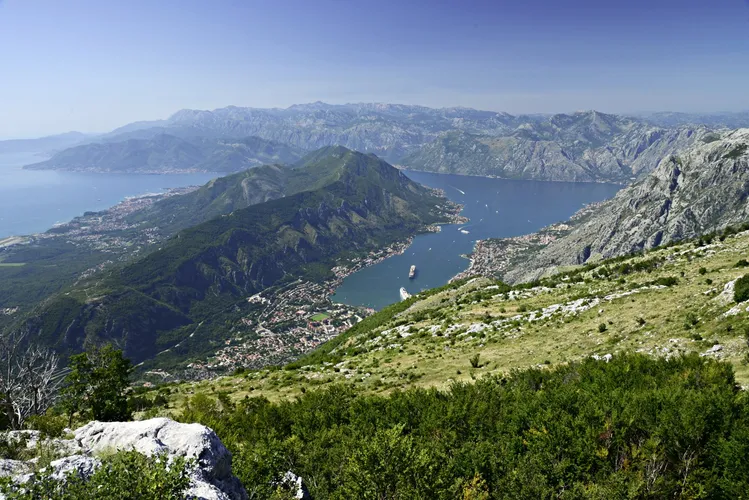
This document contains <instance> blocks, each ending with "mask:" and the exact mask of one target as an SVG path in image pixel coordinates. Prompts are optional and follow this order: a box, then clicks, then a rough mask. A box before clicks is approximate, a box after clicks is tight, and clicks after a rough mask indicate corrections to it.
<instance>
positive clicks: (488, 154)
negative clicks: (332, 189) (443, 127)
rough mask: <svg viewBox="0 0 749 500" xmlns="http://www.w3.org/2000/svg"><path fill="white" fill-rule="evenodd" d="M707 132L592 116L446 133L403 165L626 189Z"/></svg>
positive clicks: (604, 115)
mask: <svg viewBox="0 0 749 500" xmlns="http://www.w3.org/2000/svg"><path fill="white" fill-rule="evenodd" d="M710 133H711V132H710V130H708V129H707V128H705V127H681V128H674V129H666V128H658V127H653V126H651V125H648V124H646V123H643V122H639V121H635V120H631V119H626V118H622V117H617V116H614V115H606V114H603V113H598V112H595V111H592V112H585V113H576V114H574V115H554V116H552V117H550V118H549V119H548V120H545V121H541V122H533V123H525V124H523V125H521V126H519V127H518V128H517V129H515V130H514V131H513V132H512V133H511V134H509V135H506V136H489V135H475V134H468V133H464V132H449V133H447V134H444V135H443V136H442V137H440V138H439V139H437V140H436V141H434V142H432V143H430V144H426V145H424V146H423V147H421V148H420V149H418V150H417V151H415V152H414V153H412V154H410V155H408V156H406V157H405V158H403V159H402V160H401V161H400V163H401V164H402V165H403V166H405V167H406V168H413V169H416V170H424V171H429V172H438V173H453V174H467V175H479V176H492V177H503V178H510V179H533V180H547V181H571V182H617V183H629V182H630V181H631V180H632V179H635V178H637V177H638V176H640V175H642V174H643V173H647V172H650V171H651V170H653V169H654V168H655V167H656V165H657V164H658V162H659V161H660V160H661V159H662V158H664V157H665V156H666V155H668V154H671V153H674V152H677V151H681V150H683V149H685V148H688V147H689V146H691V145H692V144H694V143H695V141H697V140H699V139H700V138H702V137H705V136H706V135H708V134H710Z"/></svg>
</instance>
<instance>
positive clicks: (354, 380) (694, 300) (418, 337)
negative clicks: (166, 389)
mask: <svg viewBox="0 0 749 500" xmlns="http://www.w3.org/2000/svg"><path fill="white" fill-rule="evenodd" d="M704 241H705V240H704V239H703V240H701V241H698V242H685V243H682V244H678V245H673V246H669V247H667V248H659V249H656V250H653V251H650V252H648V253H646V254H644V255H634V256H629V257H624V258H619V259H615V260H610V261H604V262H601V263H598V264H591V265H588V266H586V267H577V268H575V269H574V270H570V271H567V272H565V273H564V274H561V275H556V276H554V277H552V278H547V279H544V280H542V281H541V282H536V283H532V284H522V285H516V286H514V287H510V286H508V285H505V284H503V283H499V282H493V281H491V280H489V279H486V278H477V279H472V280H468V281H466V280H462V281H458V282H455V283H452V284H450V285H447V286H445V287H442V288H441V289H435V290H430V291H427V292H424V293H422V294H419V295H416V296H415V297H412V298H411V299H409V300H407V301H405V302H400V303H397V304H394V305H392V306H390V307H388V308H385V309H384V310H382V311H380V312H378V313H377V314H375V315H373V316H370V317H369V318H367V319H365V320H364V321H363V322H361V323H359V324H358V325H356V326H355V327H354V328H352V329H350V330H349V331H348V332H346V333H344V334H343V335H341V336H339V337H337V338H336V339H334V340H332V341H330V342H329V343H327V344H325V345H323V346H321V347H320V348H319V349H317V350H316V351H314V352H312V353H311V354H309V355H308V356H306V357H303V358H302V359H300V360H298V361H296V362H295V363H292V364H291V365H289V366H288V367H287V368H286V369H284V370H281V371H273V370H260V371H254V372H250V373H249V374H246V375H243V376H241V377H225V378H220V379H217V380H215V381H208V382H202V383H198V384H195V385H191V384H187V385H184V386H182V387H181V388H180V390H179V391H178V392H176V393H175V394H174V400H173V403H174V404H176V405H177V406H178V407H179V406H180V405H181V404H182V401H183V400H184V397H185V395H186V394H190V393H193V392H200V391H204V390H211V391H212V390H227V389H228V388H231V393H232V397H233V398H237V399H239V398H242V397H244V396H245V395H263V396H266V397H268V398H270V399H272V400H279V399H287V398H289V397H293V396H295V395H298V394H300V393H301V392H302V391H304V390H308V389H313V388H315V387H325V386H328V385H331V384H335V383H341V382H345V383H347V384H350V385H353V386H354V387H356V388H357V389H358V390H362V391H364V392H368V393H378V394H379V393H383V394H388V393H392V392H393V391H394V390H402V389H408V388H411V387H436V388H446V387H449V386H450V384H451V383H452V382H453V381H461V382H470V381H472V380H474V379H476V378H479V377H481V376H484V375H486V374H496V375H502V374H507V373H510V372H511V371H512V370H515V369H526V368H531V367H539V368H542V369H545V368H547V367H554V366H560V365H565V364H567V363H570V362H573V361H576V360H582V359H586V358H589V357H591V356H598V357H601V358H603V357H604V356H606V355H609V354H610V355H611V357H612V358H616V357H617V356H620V355H622V354H624V353H627V352H637V353H642V354H645V355H647V356H650V357H655V358H671V357H674V356H679V355H681V354H687V353H695V354H699V355H703V357H705V358H708V359H720V360H724V361H727V362H729V363H731V364H732V365H733V366H734V369H735V371H736V377H737V380H738V381H739V382H740V383H742V384H749V365H747V360H748V359H749V356H748V355H749V347H747V336H748V335H749V318H747V313H746V311H745V309H746V308H747V306H746V305H743V306H742V305H737V304H736V302H735V299H734V295H733V291H732V287H733V283H734V281H735V280H736V279H737V278H740V277H742V276H744V275H745V274H749V267H745V266H746V259H747V256H748V255H749V231H744V232H741V233H738V234H735V235H734V234H730V231H729V232H727V233H726V234H725V237H723V236H721V238H718V237H715V238H712V239H711V240H710V243H709V244H705V243H704ZM747 304H749V303H747Z"/></svg>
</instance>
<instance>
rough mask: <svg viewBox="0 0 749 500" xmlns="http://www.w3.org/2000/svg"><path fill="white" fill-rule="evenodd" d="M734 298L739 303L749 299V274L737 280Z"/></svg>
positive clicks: (734, 287)
mask: <svg viewBox="0 0 749 500" xmlns="http://www.w3.org/2000/svg"><path fill="white" fill-rule="evenodd" d="M733 299H734V300H735V301H736V302H738V303H740V302H744V301H746V300H749V274H745V275H744V276H742V277H741V278H739V279H737V280H736V283H735V284H734V286H733Z"/></svg>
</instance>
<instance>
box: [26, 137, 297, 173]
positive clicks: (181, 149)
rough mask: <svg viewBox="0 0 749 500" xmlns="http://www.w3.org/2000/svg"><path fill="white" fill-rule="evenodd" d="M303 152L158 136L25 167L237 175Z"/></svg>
mask: <svg viewBox="0 0 749 500" xmlns="http://www.w3.org/2000/svg"><path fill="white" fill-rule="evenodd" d="M303 154H304V151H302V150H301V149H299V148H295V147H292V146H287V145H286V144H279V143H276V142H273V141H269V140H265V139H261V138H259V137H244V138H241V139H213V138H205V137H189V138H182V137H177V136H175V135H170V134H166V133H159V134H157V135H155V136H153V137H150V138H137V139H136V138H130V139H127V140H124V141H121V142H95V143H91V144H85V145H80V146H76V147H73V148H70V149H66V150H64V151H61V152H59V153H57V154H55V155H54V156H53V157H52V158H50V159H49V160H46V161H43V162H40V163H35V164H32V165H27V166H25V167H24V168H26V169H29V170H69V171H76V172H107V173H177V172H236V171H238V170H243V169H246V168H249V167H252V166H256V165H261V164H264V163H274V162H275V163H291V162H294V161H297V160H298V159H299V158H300V157H301V156H302V155H303Z"/></svg>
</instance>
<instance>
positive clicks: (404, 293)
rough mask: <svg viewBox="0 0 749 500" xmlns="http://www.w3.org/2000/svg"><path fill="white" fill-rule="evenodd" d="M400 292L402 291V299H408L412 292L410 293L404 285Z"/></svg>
mask: <svg viewBox="0 0 749 500" xmlns="http://www.w3.org/2000/svg"><path fill="white" fill-rule="evenodd" d="M400 293H401V300H406V299H407V298H409V297H410V296H411V294H410V293H408V292H407V291H406V289H405V288H403V287H401V290H400Z"/></svg>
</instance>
